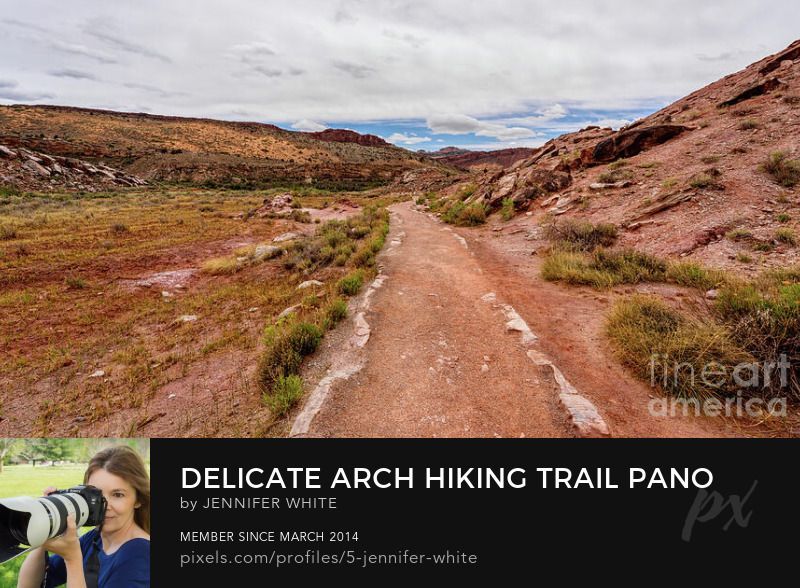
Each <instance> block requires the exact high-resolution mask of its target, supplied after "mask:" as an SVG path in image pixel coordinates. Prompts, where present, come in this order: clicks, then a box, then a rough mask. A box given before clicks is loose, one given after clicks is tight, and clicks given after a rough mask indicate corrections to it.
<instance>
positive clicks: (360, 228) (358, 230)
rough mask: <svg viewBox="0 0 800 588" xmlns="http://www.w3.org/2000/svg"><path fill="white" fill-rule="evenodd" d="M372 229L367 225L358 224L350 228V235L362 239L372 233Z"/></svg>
mask: <svg viewBox="0 0 800 588" xmlns="http://www.w3.org/2000/svg"><path fill="white" fill-rule="evenodd" d="M371 230H372V229H370V227H369V226H367V225H356V226H355V227H353V228H351V229H350V235H351V236H353V237H354V238H356V239H362V238H364V237H366V236H367V235H369V234H370V232H371Z"/></svg>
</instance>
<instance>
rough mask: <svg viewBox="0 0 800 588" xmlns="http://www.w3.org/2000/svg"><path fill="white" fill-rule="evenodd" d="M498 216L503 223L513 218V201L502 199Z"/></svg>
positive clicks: (511, 199)
mask: <svg viewBox="0 0 800 588" xmlns="http://www.w3.org/2000/svg"><path fill="white" fill-rule="evenodd" d="M500 216H501V217H502V218H503V220H504V221H510V220H511V219H512V218H514V199H513V198H503V205H502V206H501V207H500Z"/></svg>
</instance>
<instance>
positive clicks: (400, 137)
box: [386, 133, 431, 145]
mask: <svg viewBox="0 0 800 588" xmlns="http://www.w3.org/2000/svg"><path fill="white" fill-rule="evenodd" d="M386 140H387V141H389V143H405V144H406V145H416V144H417V143H427V142H428V141H430V140H431V138H430V137H417V136H416V135H415V134H414V133H411V134H410V135H404V134H403V133H394V134H392V135H390V136H389V137H388V138H387V139H386Z"/></svg>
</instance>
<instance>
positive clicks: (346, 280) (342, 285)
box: [336, 270, 364, 296]
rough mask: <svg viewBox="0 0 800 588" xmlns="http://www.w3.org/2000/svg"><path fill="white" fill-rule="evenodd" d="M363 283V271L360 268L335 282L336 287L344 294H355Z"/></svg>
mask: <svg viewBox="0 0 800 588" xmlns="http://www.w3.org/2000/svg"><path fill="white" fill-rule="evenodd" d="M363 285H364V273H363V272H362V271H361V270H356V271H354V272H352V273H349V274H347V275H346V276H345V277H343V278H342V279H341V280H339V282H338V283H337V285H336V286H337V289H338V290H339V292H340V293H341V294H344V295H345V296H355V295H356V294H358V291H359V290H361V286H363Z"/></svg>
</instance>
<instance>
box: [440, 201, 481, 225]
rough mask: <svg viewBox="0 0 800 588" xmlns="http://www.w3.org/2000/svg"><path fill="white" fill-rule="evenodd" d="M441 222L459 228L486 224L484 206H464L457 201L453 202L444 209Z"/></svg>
mask: <svg viewBox="0 0 800 588" xmlns="http://www.w3.org/2000/svg"><path fill="white" fill-rule="evenodd" d="M442 220H443V221H444V222H446V223H448V224H451V225H457V226H460V227H472V226H475V225H480V224H483V223H485V222H486V205H485V204H483V203H482V202H473V203H472V204H465V203H464V202H461V201H458V200H456V201H453V202H451V203H450V204H449V205H448V206H447V208H445V209H444V213H443V214H442Z"/></svg>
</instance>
